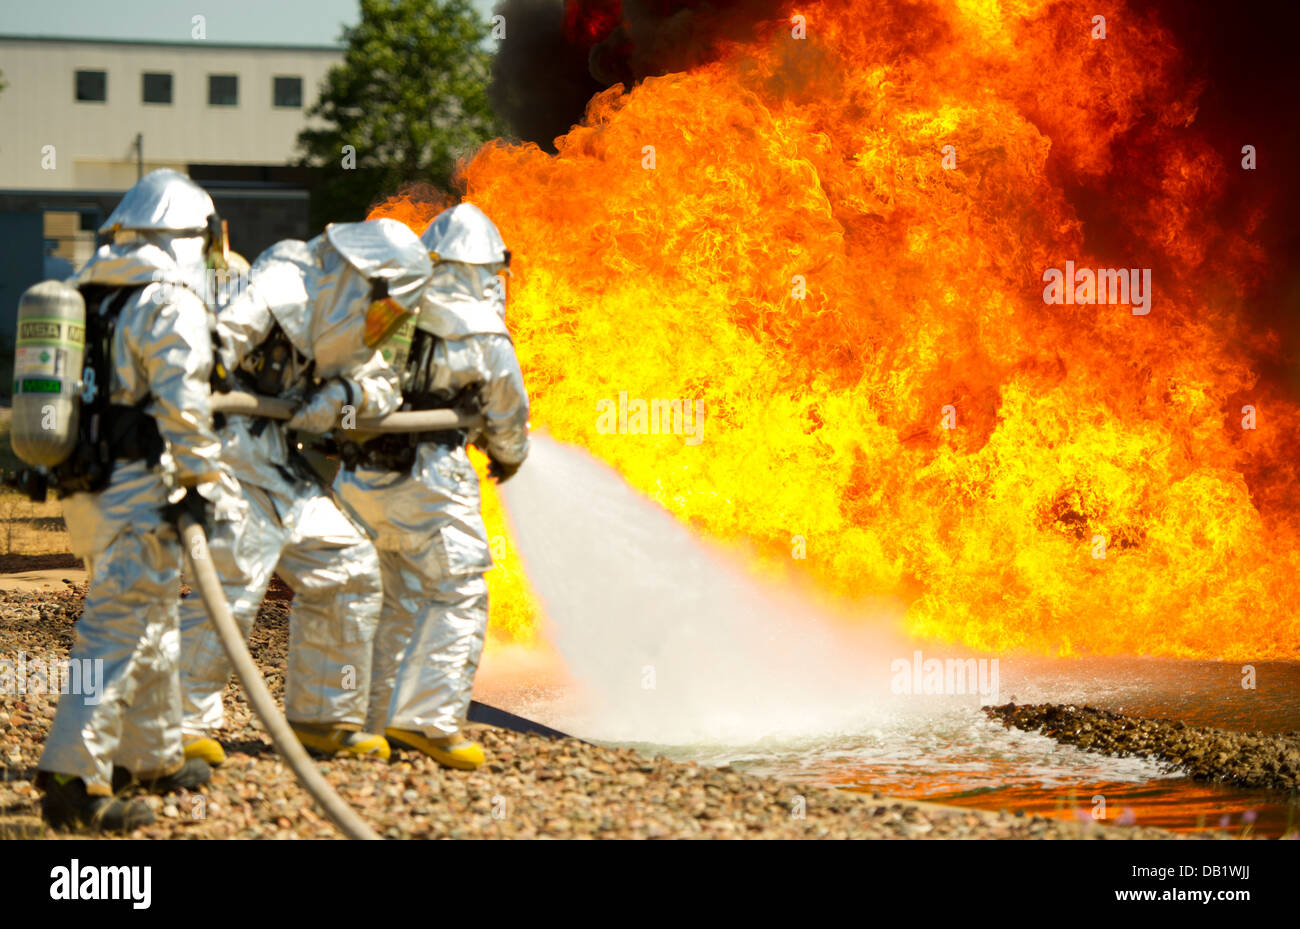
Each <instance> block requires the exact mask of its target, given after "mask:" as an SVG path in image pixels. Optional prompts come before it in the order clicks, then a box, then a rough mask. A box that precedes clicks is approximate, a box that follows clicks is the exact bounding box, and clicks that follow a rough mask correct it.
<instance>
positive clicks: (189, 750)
mask: <svg viewBox="0 0 1300 929" xmlns="http://www.w3.org/2000/svg"><path fill="white" fill-rule="evenodd" d="M191 758H198V759H199V760H201V761H206V762H207V763H208V764H210V765H212V767H214V768H215V767H217V766H218V765H220V764H221V763H222V762H223V761H225V760H226V750H225V749H224V748H222V747H221V743H220V742H218V741H217V740H216V739H209V738H208V737H207V736H202V735H187V736H185V760H186V761H189V760H190V759H191Z"/></svg>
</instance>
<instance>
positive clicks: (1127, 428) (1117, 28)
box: [417, 0, 1300, 659]
mask: <svg viewBox="0 0 1300 929" xmlns="http://www.w3.org/2000/svg"><path fill="white" fill-rule="evenodd" d="M790 12H791V13H797V15H798V16H799V17H800V19H798V20H794V21H787V20H785V19H782V20H780V21H778V22H774V23H772V24H771V26H770V28H769V30H768V32H767V34H766V38H765V39H764V40H763V41H762V42H761V43H759V44H757V45H754V46H746V47H735V48H732V49H731V50H730V51H729V53H728V54H726V55H725V56H724V57H723V58H722V59H720V60H718V61H715V62H713V63H711V64H708V65H705V66H702V67H700V68H698V69H696V70H693V71H691V72H689V73H681V74H671V75H667V76H664V77H657V78H651V79H648V80H646V81H644V82H643V83H641V84H639V85H638V86H636V87H635V88H634V89H632V90H631V91H630V92H627V93H624V92H623V90H622V88H614V89H611V90H610V91H608V92H606V93H604V94H602V95H600V96H599V97H597V98H596V99H594V100H593V101H592V102H591V104H590V106H589V110H588V114H587V118H586V121H585V125H583V126H581V127H578V128H575V129H574V130H573V131H572V132H570V133H569V134H568V135H567V136H564V137H563V138H561V139H560V140H558V149H559V153H558V155H556V156H551V155H548V154H546V153H544V152H542V151H541V150H539V149H538V148H537V147H535V146H531V145H525V146H510V145H505V144H492V145H489V146H488V147H486V148H485V149H483V150H482V151H481V152H479V153H478V155H477V156H476V157H475V158H474V159H473V160H472V161H471V162H470V163H469V164H468V165H467V166H466V168H465V180H466V183H467V199H469V200H471V201H473V202H475V203H476V204H478V205H479V206H481V207H482V208H483V209H484V210H486V211H487V213H488V214H489V215H491V216H492V217H493V218H494V219H495V220H496V222H497V223H498V225H499V226H500V228H501V230H502V232H503V234H504V236H505V238H506V240H507V242H508V243H509V245H510V247H511V249H512V250H513V251H514V252H515V254H516V255H517V256H518V259H517V261H516V263H515V273H516V277H515V279H514V280H513V282H512V291H511V296H510V323H511V327H512V331H513V332H514V334H515V341H516V344H517V346H518V350H519V355H520V359H521V361H522V363H523V365H524V370H525V373H526V376H527V379H528V384H529V388H530V391H531V393H532V397H533V402H534V413H533V422H534V425H537V426H544V427H546V428H547V429H549V431H550V432H551V433H552V434H553V435H554V436H555V437H557V438H559V439H561V440H564V441H568V442H574V443H578V444H580V445H583V446H585V447H587V448H588V449H590V450H591V451H592V452H593V453H594V454H596V455H597V456H599V457H600V458H602V459H604V460H605V461H607V462H609V463H610V464H612V465H613V466H614V467H616V468H617V469H618V470H619V471H620V472H621V473H622V474H624V475H625V476H626V478H627V479H628V480H629V481H630V482H631V483H632V484H633V485H635V486H636V487H638V488H639V489H640V490H642V491H643V492H645V493H646V494H648V495H650V496H651V497H653V498H654V499H656V500H658V501H659V502H660V503H662V504H663V505H664V506H665V507H667V508H669V509H670V510H671V511H672V512H674V513H675V514H677V515H678V517H679V518H681V519H682V520H683V521H685V522H687V523H689V524H690V525H692V526H693V527H695V528H696V529H697V530H698V531H700V532H702V533H706V534H708V535H710V536H712V537H714V538H718V539H721V540H725V541H728V542H729V543H733V544H735V545H737V546H740V545H742V544H743V546H744V547H745V549H746V550H747V551H748V552H751V553H752V556H751V557H753V558H754V559H755V561H756V564H757V566H758V567H760V568H761V569H763V570H769V571H781V572H785V573H788V574H791V575H794V576H802V577H806V578H810V579H812V580H814V581H816V582H817V584H818V585H819V586H820V587H821V588H823V589H825V590H827V591H830V592H833V593H834V594H836V595H839V596H841V597H842V598H845V599H847V600H848V601H850V602H852V601H864V600H865V599H866V598H868V597H872V596H879V595H882V594H889V595H893V596H896V597H898V598H900V599H901V601H902V602H903V603H905V604H906V608H907V613H906V615H907V622H908V626H909V628H910V630H911V631H913V632H914V633H916V634H918V635H922V636H927V637H934V638H938V639H941V640H944V641H959V642H963V643H965V644H967V645H969V646H973V647H979V648H988V649H996V650H1008V649H1024V650H1032V651H1035V652H1041V653H1048V654H1078V653H1084V652H1091V653H1139V654H1147V655H1165V656H1182V657H1197V658H1225V659H1241V658H1269V657H1273V658H1297V657H1300V621H1298V620H1297V616H1298V615H1300V609H1297V607H1298V605H1300V602H1298V601H1300V594H1298V593H1297V584H1296V580H1297V576H1298V571H1297V568H1298V567H1300V545H1297V541H1298V528H1300V524H1298V521H1297V515H1296V505H1297V503H1298V502H1300V500H1298V499H1297V494H1296V489H1297V487H1298V486H1300V482H1298V481H1297V477H1298V475H1297V466H1296V463H1295V455H1294V450H1293V446H1291V444H1290V443H1291V441H1293V437H1294V436H1295V435H1296V434H1297V433H1296V427H1297V425H1300V412H1298V410H1297V407H1296V406H1295V405H1294V404H1293V403H1292V402H1291V401H1290V400H1288V399H1287V398H1286V397H1285V396H1283V394H1282V393H1281V391H1280V390H1278V389H1275V388H1274V387H1272V386H1270V385H1269V384H1267V383H1264V382H1263V381H1262V380H1261V379H1260V377H1259V376H1258V375H1257V373H1256V372H1257V370H1258V368H1259V365H1260V362H1261V360H1262V359H1265V358H1267V357H1268V355H1269V353H1270V352H1273V351H1275V350H1276V344H1275V343H1276V337H1275V335H1274V334H1273V333H1269V332H1266V331H1258V330H1256V329H1253V328H1251V327H1250V326H1247V325H1246V324H1245V323H1244V322H1243V315H1242V310H1243V306H1244V300H1245V298H1246V297H1247V296H1248V295H1249V293H1250V292H1251V291H1250V288H1251V286H1252V284H1253V283H1254V282H1255V281H1256V279H1257V278H1258V277H1259V275H1260V273H1261V272H1262V271H1263V270H1265V269H1266V263H1265V256H1264V254H1263V252H1262V251H1261V249H1260V248H1259V246H1258V245H1257V244H1256V243H1254V242H1253V241H1252V238H1251V231H1252V229H1251V228H1224V227H1221V225H1220V224H1219V223H1217V222H1216V220H1215V219H1214V216H1215V215H1216V208H1217V207H1218V206H1219V205H1220V198H1221V197H1222V193H1221V192H1222V190H1223V187H1224V181H1225V178H1226V175H1227V172H1229V171H1232V170H1239V166H1238V164H1237V163H1236V157H1237V156H1235V155H1234V154H1233V153H1234V151H1235V148H1234V145H1233V144H1232V143H1229V144H1228V146H1227V147H1226V148H1225V149H1223V150H1222V152H1221V151H1216V150H1215V149H1214V148H1212V147H1211V146H1210V145H1209V144H1207V142H1206V141H1205V140H1203V139H1202V138H1201V137H1200V136H1199V135H1198V133H1197V131H1196V128H1195V124H1194V116H1195V96H1196V95H1195V89H1194V88H1190V89H1189V85H1188V82H1187V81H1186V79H1185V77H1184V75H1183V74H1182V71H1181V65H1180V62H1179V59H1178V56H1177V52H1176V51H1175V50H1174V48H1173V45H1172V42H1171V39H1170V36H1169V35H1168V34H1167V33H1165V32H1164V31H1163V30H1162V29H1161V28H1160V27H1159V26H1158V25H1157V24H1156V23H1154V22H1151V21H1149V20H1147V19H1143V18H1140V17H1138V16H1137V15H1135V14H1133V13H1131V12H1130V11H1128V10H1126V9H1125V7H1123V6H1122V5H1118V4H1117V3H1115V2H1107V0H1091V2H1088V3H1086V4H1085V3H1082V2H1076V0H1064V2H1047V0H934V2H907V0H894V2H867V0H859V2H831V0H827V2H824V3H809V4H805V5H802V6H800V7H798V8H797V10H791V11H790ZM1097 15H1101V16H1104V17H1105V28H1106V35H1105V38H1104V39H1101V38H1095V37H1094V33H1095V29H1096V25H1095V20H1094V16H1097ZM801 26H802V28H803V29H804V30H805V37H803V38H799V37H797V33H798V32H799V31H800V28H801ZM948 146H952V148H951V149H949V148H947V147H948ZM1237 147H1239V144H1238V145H1237ZM945 155H947V156H948V158H947V164H945ZM954 158H955V166H954V165H953V159H954ZM1252 215H1254V214H1252ZM1255 219H1256V220H1257V219H1258V217H1257V216H1256V217H1255ZM422 221H427V220H423V219H422ZM417 231H418V229H417ZM1067 261H1073V262H1074V263H1075V265H1076V266H1078V267H1080V268H1112V267H1113V268H1149V269H1151V271H1152V281H1153V291H1154V293H1153V297H1152V302H1151V308H1150V313H1149V315H1135V314H1134V313H1133V312H1132V311H1131V310H1130V308H1129V307H1128V306H1107V305H1077V304H1076V305H1048V304H1046V303H1045V302H1044V298H1043V292H1044V286H1045V285H1044V282H1043V273H1044V271H1045V270H1047V269H1049V268H1064V267H1065V263H1066V262H1067ZM620 392H626V395H627V397H628V398H629V402H630V401H631V400H634V399H646V400H650V399H673V398H682V399H688V400H693V399H696V398H699V399H702V400H703V401H704V405H705V410H706V413H705V423H704V428H703V441H702V442H701V443H700V444H698V445H690V444H687V443H686V442H685V441H684V440H683V437H682V436H677V435H632V434H609V433H607V432H606V431H602V429H601V428H599V427H598V424H599V414H600V409H599V408H598V405H599V404H600V402H601V401H602V400H614V401H615V402H617V399H618V397H619V395H620ZM1248 407H1249V408H1253V412H1252V410H1251V409H1245V408H1248ZM1252 418H1253V422H1252ZM606 424H607V423H606ZM1252 425H1253V426H1254V428H1249V427H1250V426H1252ZM950 427H952V428H950ZM489 515H490V516H491V518H492V519H493V523H494V529H493V532H494V533H495V534H498V535H501V536H504V534H505V530H504V529H503V528H501V526H502V524H501V522H500V513H499V508H498V507H497V504H496V502H495V500H490V501H489ZM503 553H504V549H503V551H499V552H498V554H503ZM801 554H805V555H806V557H804V558H800V557H798V556H799V555H801ZM504 562H505V564H506V565H507V567H509V566H510V564H511V562H510V559H509V557H507V558H505V559H504ZM493 593H494V597H495V600H494V611H495V612H494V628H495V630H496V632H497V634H498V636H506V637H514V638H516V639H519V638H523V639H526V638H528V637H529V636H531V635H532V634H533V626H532V614H533V611H534V607H533V606H532V604H531V600H530V599H529V598H528V596H527V592H526V590H525V582H524V579H523V576H522V574H521V573H520V572H519V571H518V570H517V567H516V569H515V570H512V571H505V572H502V571H498V572H494V577H493ZM610 621H611V622H616V621H617V617H611V618H610Z"/></svg>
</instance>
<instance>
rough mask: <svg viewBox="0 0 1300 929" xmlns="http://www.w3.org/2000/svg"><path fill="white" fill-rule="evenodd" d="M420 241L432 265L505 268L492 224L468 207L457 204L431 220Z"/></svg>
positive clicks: (503, 251)
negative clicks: (456, 264) (496, 265)
mask: <svg viewBox="0 0 1300 929" xmlns="http://www.w3.org/2000/svg"><path fill="white" fill-rule="evenodd" d="M420 241H421V242H423V243H424V247H425V248H426V249H428V250H429V253H430V255H429V257H431V258H433V260H434V261H461V262H464V263H465V264H472V265H495V264H509V262H510V258H509V252H508V251H507V250H506V243H505V242H504V241H503V240H502V238H501V233H500V232H499V231H498V230H497V227H496V224H495V223H493V222H492V220H490V219H488V216H487V214H486V213H484V212H483V211H482V210H480V209H479V208H478V207H476V206H475V205H474V204H472V203H458V204H456V205H455V206H453V207H451V208H450V209H447V210H443V211H442V212H441V213H439V214H438V215H437V216H435V217H434V219H433V222H431V223H430V224H429V228H428V229H426V230H424V235H422V236H420Z"/></svg>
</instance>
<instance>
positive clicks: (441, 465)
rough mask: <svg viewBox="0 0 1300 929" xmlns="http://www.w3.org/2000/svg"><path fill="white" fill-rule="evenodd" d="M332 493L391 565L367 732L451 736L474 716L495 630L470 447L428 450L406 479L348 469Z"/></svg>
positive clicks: (386, 576) (488, 560)
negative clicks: (486, 647)
mask: <svg viewBox="0 0 1300 929" xmlns="http://www.w3.org/2000/svg"><path fill="white" fill-rule="evenodd" d="M334 486H335V490H336V492H337V493H338V494H339V499H340V500H342V501H343V502H344V504H345V505H347V506H348V507H349V508H350V509H351V510H352V511H353V512H354V513H356V514H357V516H358V517H360V518H361V519H362V520H363V521H364V522H365V523H366V524H367V526H368V527H369V528H370V530H371V531H372V532H373V533H375V535H376V544H377V545H378V546H379V549H380V563H381V564H382V566H383V578H384V611H383V615H382V618H381V619H380V623H379V630H378V632H377V633H376V634H375V643H374V656H375V657H374V673H373V675H372V680H371V697H370V712H369V716H368V717H367V726H368V727H369V728H371V729H373V730H375V731H378V730H379V729H381V728H382V727H386V726H391V727H394V728H397V729H411V730H416V731H420V732H423V733H424V734H425V735H428V736H435V737H436V736H439V735H450V734H451V733H453V732H455V731H456V730H457V729H459V728H460V726H461V725H462V724H463V722H464V719H465V714H466V712H467V711H468V709H469V701H470V697H471V695H472V693H473V690H474V674H475V672H476V671H477V670H478V662H479V656H480V655H481V654H482V651H483V638H484V634H485V631H486V629H487V619H488V598H487V583H486V582H485V581H484V579H483V572H484V571H486V570H487V569H488V568H490V567H491V566H492V557H491V553H490V549H489V546H488V539H487V529H486V528H485V527H484V525H483V517H482V515H481V514H480V512H479V488H478V476H477V475H476V474H475V473H474V469H473V467H472V466H471V465H470V463H469V457H468V455H467V454H466V452H465V449H464V448H451V447H448V446H443V445H436V444H433V443H425V444H423V445H421V446H420V447H419V449H418V450H417V455H416V461H415V464H414V465H413V466H412V468H411V471H410V473H408V474H395V473H393V472H388V471H372V470H367V469H357V470H355V471H346V470H345V471H340V472H339V474H338V477H336V478H335V484H334Z"/></svg>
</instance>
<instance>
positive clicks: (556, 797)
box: [0, 584, 1182, 839]
mask: <svg viewBox="0 0 1300 929" xmlns="http://www.w3.org/2000/svg"><path fill="white" fill-rule="evenodd" d="M83 595H84V588H83V587H78V586H75V585H72V584H69V585H67V587H66V589H64V590H61V591H54V592H46V593H9V594H0V657H6V658H10V659H13V658H14V657H16V654H17V652H18V651H19V650H23V651H26V652H27V653H28V655H29V656H34V657H46V656H50V655H59V656H62V655H66V653H67V650H68V648H69V646H70V645H71V644H72V640H73V628H74V626H73V623H74V620H75V618H76V617H77V615H79V613H80V611H81V604H82V597H83ZM287 616H288V603H287V591H284V590H283V589H273V591H272V596H271V597H269V598H268V600H267V602H266V603H265V604H264V605H263V608H262V612H261V614H260V616H259V619H258V624H257V626H256V628H255V629H254V632H253V636H252V641H251V646H252V650H253V654H254V657H255V658H256V659H257V661H258V663H259V665H260V666H261V667H262V670H263V673H264V674H265V675H266V677H267V681H268V684H269V686H270V687H271V690H272V692H273V693H275V694H276V695H277V697H279V696H282V693H283V669H284V653H285V645H286V642H287V638H288V629H287ZM55 708H56V703H55V702H54V701H53V700H51V699H50V698H49V697H47V696H45V695H37V694H19V695H14V694H8V695H3V696H0V756H2V757H0V838H4V837H11V838H16V837H30V838H42V837H43V838H58V837H59V835H60V833H56V832H55V831H53V830H50V829H47V828H46V827H45V826H44V825H43V824H42V823H41V821H40V818H39V808H38V792H37V791H36V789H35V788H34V787H33V785H32V778H33V777H34V776H35V773H36V762H37V759H38V758H39V755H40V750H41V746H42V744H43V742H44V740H45V735H46V732H47V731H48V729H49V725H50V721H51V719H53V716H54V711H55ZM226 708H227V713H228V719H229V720H230V722H231V724H232V726H233V730H232V731H231V732H230V733H229V734H228V735H227V737H226V739H225V742H226V747H227V751H228V752H229V755H230V757H229V760H228V761H227V762H226V764H225V765H223V766H222V767H221V768H219V769H217V771H216V772H215V773H214V776H213V779H212V781H211V783H210V784H209V785H208V786H207V787H206V789H205V790H204V792H202V793H196V794H189V793H185V792H179V793H175V794H170V795H168V796H166V797H150V798H149V800H150V802H151V803H152V804H154V806H155V809H156V811H157V813H158V814H159V820H158V822H157V823H156V824H155V825H153V826H150V827H148V828H145V829H141V830H138V831H137V832H135V833H133V837H137V838H337V837H338V832H337V831H336V830H335V829H334V827H333V826H332V825H331V824H330V823H329V822H327V821H326V820H324V818H323V817H322V816H321V815H320V814H318V813H317V812H316V810H315V809H314V807H313V805H312V802H311V800H310V798H309V797H308V796H307V795H306V794H305V793H304V792H303V791H302V790H301V789H300V788H299V787H298V786H297V783H296V782H295V781H294V779H293V775H292V773H291V772H290V771H289V769H288V767H287V766H286V765H284V764H282V763H281V762H280V761H279V760H278V758H277V756H276V755H275V754H274V753H273V752H272V750H271V748H270V742H269V739H268V738H267V737H266V735H265V733H264V732H263V731H262V730H261V728H260V726H259V725H258V724H256V723H254V722H253V720H252V719H251V718H250V713H249V708H248V705H247V703H245V701H244V698H243V695H242V693H241V691H240V690H239V688H238V686H232V687H231V688H229V689H228V690H227V694H226ZM469 730H470V732H471V733H472V734H473V735H474V737H476V738H478V739H479V740H481V741H482V742H483V744H484V747H485V749H486V751H487V753H488V759H489V760H488V764H487V765H485V766H484V767H483V768H481V769H480V770H478V771H474V772H461V771H450V770H447V769H443V768H441V767H439V766H438V765H437V764H435V763H434V762H433V761H431V760H429V759H426V758H424V757H423V756H421V755H418V754H416V753H410V752H401V753H395V755H394V761H393V763H391V764H385V763H383V762H379V761H367V760H359V759H348V760H345V761H329V762H322V763H321V770H322V771H323V772H324V773H325V776H326V778H327V780H329V782H330V783H331V784H332V785H333V786H334V787H335V789H337V790H338V791H339V793H340V794H341V795H342V796H343V797H344V799H346V800H347V801H348V802H349V803H351V804H353V805H354V806H355V807H356V808H357V809H358V810H359V811H360V812H361V813H362V815H363V816H364V817H365V818H366V819H367V820H368V821H369V822H370V823H372V824H373V825H374V826H375V828H376V829H377V830H378V831H379V832H380V833H381V834H383V835H384V836H387V837H390V838H443V837H447V838H498V837H500V838H541V837H546V838H588V837H599V838H900V839H901V838H931V839H933V838H1045V839H1065V838H1181V837H1182V836H1176V835H1175V834H1173V833H1169V832H1165V831H1163V830H1159V829H1151V828H1146V827H1122V826H1116V825H1098V824H1094V823H1091V822H1077V821H1073V820H1071V821H1062V820H1052V819H1046V818H1043V817H1037V816H1016V815H1011V814H1008V813H986V812H982V811H977V810H969V809H957V808H953V807H942V806H938V805H935V804H928V803H920V802H914V801H906V800H896V799H892V798H887V797H881V796H879V795H878V794H877V795H874V796H871V795H867V794H862V793H854V792H848V791H838V790H833V789H828V788H814V787H807V786H803V785H794V784H789V783H785V782H783V781H779V780H776V779H773V778H765V777H757V776H753V775H749V774H742V773H739V772H737V771H734V770H731V769H730V768H725V767H724V768H712V767H702V766H699V765H696V764H681V763H677V762H672V761H668V760H666V759H662V758H649V757H646V756H644V755H640V754H638V753H636V752H635V751H633V750H631V749H616V748H606V747H600V746H594V745H588V744H585V743H581V742H578V741H576V740H560V741H549V740H546V739H543V738H540V737H537V736H524V735H519V734H516V733H513V732H508V731H505V730H501V729H493V728H489V727H485V726H470V727H469Z"/></svg>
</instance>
